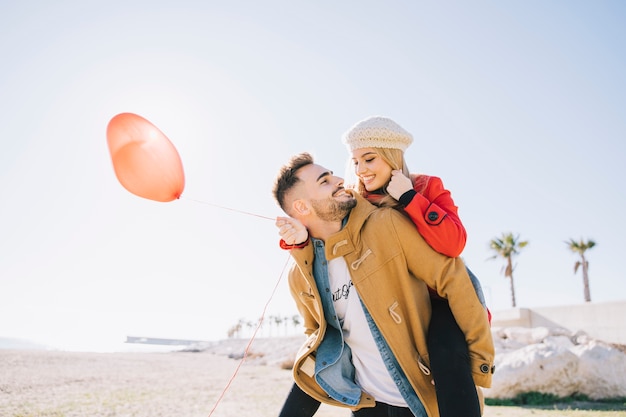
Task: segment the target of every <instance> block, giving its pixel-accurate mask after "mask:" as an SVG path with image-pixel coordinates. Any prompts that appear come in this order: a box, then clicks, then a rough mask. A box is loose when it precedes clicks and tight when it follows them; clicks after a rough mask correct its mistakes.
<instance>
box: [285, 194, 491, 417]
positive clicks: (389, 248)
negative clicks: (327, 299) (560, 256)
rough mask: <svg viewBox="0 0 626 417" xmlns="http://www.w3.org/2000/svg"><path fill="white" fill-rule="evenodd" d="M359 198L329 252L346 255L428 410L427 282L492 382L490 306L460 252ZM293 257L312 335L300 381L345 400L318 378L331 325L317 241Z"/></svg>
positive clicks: (475, 366)
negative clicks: (317, 269)
mask: <svg viewBox="0 0 626 417" xmlns="http://www.w3.org/2000/svg"><path fill="white" fill-rule="evenodd" d="M355 197H356V198H357V199H358V204H357V206H356V207H355V208H354V209H352V211H351V213H350V215H349V219H348V222H347V224H346V226H345V227H344V228H343V229H342V230H341V231H339V232H338V233H336V234H334V235H333V236H331V237H330V238H329V239H327V240H326V241H325V250H326V258H327V259H328V260H331V259H333V258H336V257H339V256H343V257H344V258H345V261H346V264H347V265H348V268H349V270H350V274H351V277H352V282H353V284H354V288H355V289H356V290H357V291H358V294H359V296H360V298H361V300H362V302H363V303H364V305H365V306H366V308H367V310H368V311H369V313H370V314H371V316H372V318H373V319H374V321H375V322H376V325H377V326H378V328H379V329H380V332H381V334H382V335H383V337H384V338H385V340H386V341H387V343H388V345H389V346H390V348H391V350H392V351H393V353H394V355H395V357H396V359H397V360H398V362H399V364H400V366H401V367H402V369H403V371H404V373H405V374H406V375H407V377H408V378H409V381H410V383H411V385H412V386H413V388H414V389H415V391H416V393H417V395H418V396H419V398H420V400H421V401H422V403H423V404H424V407H425V408H426V411H427V412H428V415H429V416H434V417H438V416H439V410H438V408H437V399H436V395H435V389H434V386H433V384H432V382H431V380H432V378H431V377H430V375H429V374H430V370H429V368H428V367H429V364H430V361H429V356H428V350H427V348H426V334H427V330H428V324H429V322H430V315H431V309H430V298H429V294H428V290H427V287H426V286H427V285H428V286H430V287H431V288H434V289H435V290H436V291H437V293H438V294H439V295H441V296H442V297H444V298H446V299H448V302H449V304H450V308H451V310H452V313H453V314H454V317H455V319H456V321H457V323H458V324H459V327H460V328H461V330H462V331H463V332H464V334H465V338H466V340H467V343H468V346H469V353H470V358H471V367H472V374H473V377H474V381H475V383H476V385H478V386H482V387H487V388H488V387H489V386H490V385H491V374H492V372H493V361H494V346H493V340H492V337H491V329H490V326H489V321H488V318H487V312H486V310H485V308H484V307H483V305H482V304H481V303H480V301H479V299H478V297H477V296H476V291H475V290H474V288H473V286H472V283H471V281H470V278H469V276H468V274H467V271H466V268H465V265H464V264H463V262H462V261H461V259H460V258H449V257H446V256H444V255H441V254H439V253H437V252H436V251H434V250H433V249H432V248H431V247H430V246H429V245H428V244H427V243H426V242H425V241H424V239H423V238H422V237H421V236H420V234H419V233H418V232H417V229H416V228H415V226H414V225H413V223H411V221H410V220H409V219H408V218H406V217H405V216H404V215H403V214H402V213H400V212H399V211H397V210H394V209H391V208H380V209H379V208H376V207H375V206H373V205H371V204H370V203H369V202H367V201H366V200H365V199H364V198H363V197H361V196H360V195H358V194H356V195H355ZM292 257H293V259H294V260H295V264H294V266H293V267H292V269H291V271H290V272H289V287H290V290H291V293H292V296H293V297H294V300H295V301H296V305H297V307H298V310H299V312H300V314H301V315H302V317H303V319H304V327H305V333H306V334H307V335H308V336H309V338H308V340H307V342H306V343H305V344H304V345H303V346H302V348H301V349H300V351H299V352H298V355H297V357H296V361H295V364H294V378H295V382H296V383H297V384H298V386H300V388H302V389H303V390H304V391H305V392H307V393H308V394H309V395H311V396H312V397H313V398H316V399H317V400H319V401H321V402H323V403H327V404H332V405H337V406H344V407H345V404H342V403H339V402H337V401H335V400H333V399H331V398H329V397H328V395H327V394H326V393H325V392H324V391H323V390H322V388H321V387H320V386H319V385H318V384H317V383H316V382H315V380H314V378H313V377H312V375H313V373H312V366H313V365H314V362H313V361H314V355H315V351H316V349H317V347H318V346H319V344H320V343H321V340H322V338H323V337H324V333H325V331H326V325H327V324H326V321H325V320H324V314H323V310H322V304H321V299H320V295H319V293H318V290H317V287H316V285H315V280H314V278H313V245H308V246H306V247H305V248H303V249H295V250H292ZM479 391H480V390H479ZM481 397H482V396H481ZM374 401H375V399H374V398H372V397H371V396H369V395H366V394H365V393H364V394H363V395H362V396H361V402H360V403H359V405H358V406H357V407H355V409H358V408H362V407H368V406H373V405H374Z"/></svg>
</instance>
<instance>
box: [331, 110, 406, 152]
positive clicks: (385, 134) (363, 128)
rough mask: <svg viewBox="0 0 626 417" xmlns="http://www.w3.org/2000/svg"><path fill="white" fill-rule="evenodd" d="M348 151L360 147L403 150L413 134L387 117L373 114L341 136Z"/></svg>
mask: <svg viewBox="0 0 626 417" xmlns="http://www.w3.org/2000/svg"><path fill="white" fill-rule="evenodd" d="M342 141H343V143H344V144H345V145H346V146H347V147H348V151H350V152H352V151H354V150H355V149H361V148H388V149H400V150H402V151H405V150H406V148H408V147H409V145H410V144H411V143H412V142H413V136H412V135H411V134H410V133H409V132H407V131H406V130H404V129H403V128H402V127H401V126H400V125H399V124H397V123H396V122H394V121H393V120H391V119H389V118H387V117H381V116H373V117H368V118H367V119H365V120H361V121H360V122H358V123H357V124H355V125H354V126H352V127H351V128H350V130H348V131H347V132H346V133H344V134H343V137H342Z"/></svg>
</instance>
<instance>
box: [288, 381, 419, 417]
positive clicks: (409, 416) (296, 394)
mask: <svg viewBox="0 0 626 417" xmlns="http://www.w3.org/2000/svg"><path fill="white" fill-rule="evenodd" d="M319 407H320V402H319V401H317V400H315V399H313V398H311V397H309V396H308V395H307V394H306V393H305V392H304V391H302V390H301V389H300V387H298V386H297V385H296V384H293V386H292V387H291V391H289V395H288V396H287V401H285V403H284V404H283V409H282V410H280V414H279V416H280V417H312V416H313V415H314V414H315V412H316V411H317V409H318V408H319ZM352 415H353V416H354V417H414V416H413V413H411V410H409V409H408V408H403V407H394V406H392V405H388V404H383V403H376V406H375V407H373V408H362V409H360V410H358V411H353V412H352Z"/></svg>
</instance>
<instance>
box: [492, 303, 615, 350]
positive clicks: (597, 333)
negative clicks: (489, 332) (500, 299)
mask: <svg viewBox="0 0 626 417" xmlns="http://www.w3.org/2000/svg"><path fill="white" fill-rule="evenodd" d="M492 314H493V317H492V320H491V325H492V327H513V326H520V327H564V328H566V329H568V330H571V331H573V332H577V331H579V330H582V331H584V332H585V333H587V334H588V335H589V336H591V337H593V338H594V339H598V340H603V341H605V342H609V343H619V344H623V345H626V301H616V302H608V303H585V304H577V305H570V306H558V307H540V308H532V309H528V308H514V309H510V310H502V311H494V312H492Z"/></svg>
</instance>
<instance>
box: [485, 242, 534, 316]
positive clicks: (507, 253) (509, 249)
mask: <svg viewBox="0 0 626 417" xmlns="http://www.w3.org/2000/svg"><path fill="white" fill-rule="evenodd" d="M527 244H528V241H527V240H524V241H521V240H519V235H517V236H513V233H510V232H509V233H502V237H500V238H494V239H492V240H491V242H489V247H490V248H491V249H492V250H493V251H494V252H495V253H496V254H495V255H493V256H492V257H491V258H489V259H496V258H497V257H498V256H501V257H503V258H504V259H506V267H503V269H504V277H505V278H508V279H509V282H510V284H511V302H512V304H513V307H515V306H516V303H515V285H514V283H513V269H514V267H513V255H517V254H519V251H520V250H521V249H522V248H523V247H524V246H526V245H527Z"/></svg>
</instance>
